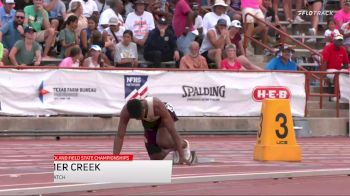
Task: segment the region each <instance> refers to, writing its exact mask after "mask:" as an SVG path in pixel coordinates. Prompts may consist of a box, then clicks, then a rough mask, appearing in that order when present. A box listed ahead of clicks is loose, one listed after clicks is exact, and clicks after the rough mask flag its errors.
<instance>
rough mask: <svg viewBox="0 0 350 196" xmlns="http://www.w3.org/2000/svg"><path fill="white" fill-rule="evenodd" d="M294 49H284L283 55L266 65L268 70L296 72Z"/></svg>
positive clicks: (287, 47) (285, 47) (286, 47)
mask: <svg viewBox="0 0 350 196" xmlns="http://www.w3.org/2000/svg"><path fill="white" fill-rule="evenodd" d="M291 56H292V49H291V48H290V47H289V46H287V45H285V46H283V48H282V55H281V56H277V57H275V58H273V59H271V60H270V62H268V64H267V65H266V69H267V70H285V71H287V70H290V71H296V70H297V64H296V63H295V62H293V61H292V60H291Z"/></svg>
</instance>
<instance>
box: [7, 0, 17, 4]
mask: <svg viewBox="0 0 350 196" xmlns="http://www.w3.org/2000/svg"><path fill="white" fill-rule="evenodd" d="M5 3H15V1H14V0H6V1H5Z"/></svg>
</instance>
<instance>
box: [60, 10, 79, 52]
mask: <svg viewBox="0 0 350 196" xmlns="http://www.w3.org/2000/svg"><path fill="white" fill-rule="evenodd" d="M77 27H78V17H76V16H74V15H72V16H69V17H68V19H67V20H66V22H65V28H64V29H62V30H61V31H60V35H59V41H60V43H61V46H62V48H61V53H60V58H64V57H67V54H66V53H65V52H66V51H67V50H68V49H69V48H71V47H73V46H75V45H77V44H78V43H79V42H78V40H77V36H76V34H75V29H76V28H77Z"/></svg>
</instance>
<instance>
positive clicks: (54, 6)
mask: <svg viewBox="0 0 350 196" xmlns="http://www.w3.org/2000/svg"><path fill="white" fill-rule="evenodd" d="M44 8H45V9H46V11H48V12H49V20H50V22H51V27H52V28H54V29H55V30H58V29H59V27H60V26H61V24H63V21H64V18H66V12H67V10H66V5H65V4H64V3H63V2H62V1H61V0H44Z"/></svg>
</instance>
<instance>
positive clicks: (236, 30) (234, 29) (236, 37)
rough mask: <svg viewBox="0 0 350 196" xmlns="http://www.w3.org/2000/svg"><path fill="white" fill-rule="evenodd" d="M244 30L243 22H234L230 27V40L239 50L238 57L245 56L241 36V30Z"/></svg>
mask: <svg viewBox="0 0 350 196" xmlns="http://www.w3.org/2000/svg"><path fill="white" fill-rule="evenodd" d="M241 28H242V25H241V22H239V21H238V20H233V21H232V22H231V24H230V27H229V34H230V40H231V43H232V44H234V45H235V46H236V48H237V49H238V51H237V55H238V56H239V55H245V52H244V49H243V44H242V37H241V34H240V30H241Z"/></svg>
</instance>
